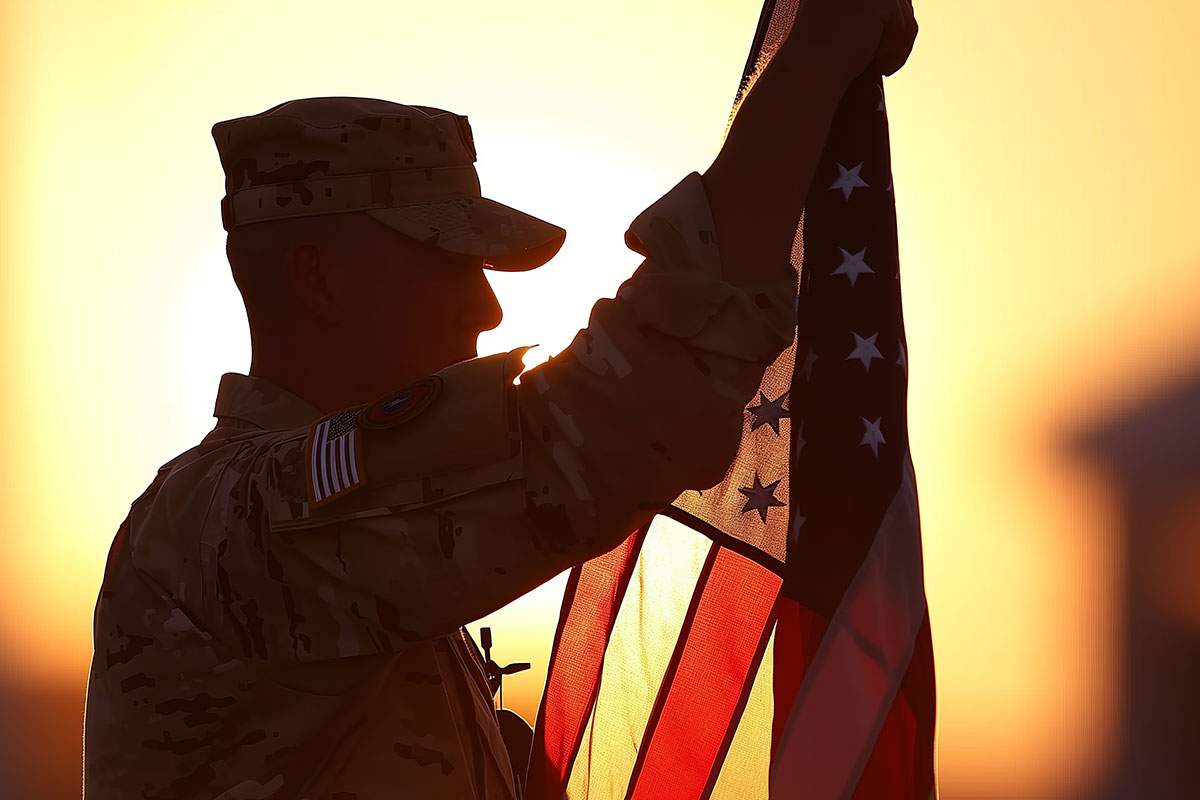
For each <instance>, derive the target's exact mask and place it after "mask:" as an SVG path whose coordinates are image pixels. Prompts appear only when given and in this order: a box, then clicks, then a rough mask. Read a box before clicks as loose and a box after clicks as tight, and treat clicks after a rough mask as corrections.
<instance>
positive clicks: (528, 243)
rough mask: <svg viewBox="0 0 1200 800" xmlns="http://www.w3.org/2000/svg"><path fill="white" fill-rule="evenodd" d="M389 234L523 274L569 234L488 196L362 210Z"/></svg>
mask: <svg viewBox="0 0 1200 800" xmlns="http://www.w3.org/2000/svg"><path fill="white" fill-rule="evenodd" d="M364 211H365V212H366V213H367V214H370V215H371V216H372V217H374V218H375V219H377V220H379V221H380V222H382V223H383V224H384V225H387V226H388V227H389V228H392V229H393V230H396V231H399V232H400V233H402V234H404V235H405V236H408V237H410V238H413V239H416V240H417V241H420V242H424V243H426V244H431V245H433V246H435V247H437V248H438V249H440V250H445V251H447V252H450V253H458V254H460V255H471V256H480V257H482V258H483V261H484V266H485V267H486V268H487V269H494V270H500V271H503V272H521V271H523V270H528V269H533V268H534V267H540V266H541V265H542V264H545V263H546V262H547V261H549V260H550V259H551V258H553V257H554V254H555V253H557V252H558V250H559V248H561V247H562V245H563V242H564V241H565V240H566V238H567V232H566V231H565V230H564V229H562V228H560V227H558V226H557V225H552V224H550V223H549V222H546V221H545V220H541V219H538V218H537V217H535V216H532V215H531V214H526V213H525V212H524V211H518V210H517V209H515V208H510V207H509V206H506V205H504V204H503V203H497V202H496V201H495V200H492V199H489V198H487V197H455V198H449V199H446V200H433V201H429V202H424V203H413V204H409V205H403V206H393V207H391V208H369V209H364Z"/></svg>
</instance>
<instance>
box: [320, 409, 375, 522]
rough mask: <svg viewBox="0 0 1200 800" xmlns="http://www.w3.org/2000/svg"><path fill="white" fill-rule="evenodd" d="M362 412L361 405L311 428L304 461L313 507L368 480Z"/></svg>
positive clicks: (344, 493) (326, 418)
mask: <svg viewBox="0 0 1200 800" xmlns="http://www.w3.org/2000/svg"><path fill="white" fill-rule="evenodd" d="M359 413H360V409H359V408H352V409H349V410H347V411H339V412H337V413H336V414H331V415H330V416H327V417H323V418H321V419H319V420H317V421H316V422H314V423H313V424H312V427H310V428H309V429H308V439H307V440H306V441H305V443H304V453H305V459H304V462H305V464H307V465H308V480H307V483H308V502H309V505H310V506H312V507H313V508H318V507H320V506H323V505H324V504H325V503H328V502H329V501H331V500H336V499H337V498H339V497H342V496H344V495H347V494H349V493H350V492H352V491H354V490H355V489H357V488H359V487H361V486H365V485H366V483H367V473H366V468H365V464H366V462H365V460H364V459H363V451H362V431H361V430H360V429H359V427H358V423H357V420H358V415H359Z"/></svg>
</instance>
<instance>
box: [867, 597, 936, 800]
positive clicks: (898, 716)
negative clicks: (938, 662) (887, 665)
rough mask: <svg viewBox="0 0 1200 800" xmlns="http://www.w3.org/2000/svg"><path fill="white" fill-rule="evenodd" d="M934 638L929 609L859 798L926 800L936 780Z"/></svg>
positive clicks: (873, 753)
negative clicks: (931, 634) (932, 637)
mask: <svg viewBox="0 0 1200 800" xmlns="http://www.w3.org/2000/svg"><path fill="white" fill-rule="evenodd" d="M936 706H937V693H936V691H935V687H934V672H933V643H932V640H931V638H930V633H929V613H928V612H926V614H925V619H924V620H923V621H922V623H921V629H920V631H918V633H917V639H916V642H915V643H914V646H913V654H912V660H911V661H910V662H909V664H908V670H907V671H906V672H905V673H904V681H903V683H901V684H900V691H899V692H897V694H896V699H895V700H894V701H892V707H891V708H890V709H889V710H888V715H887V718H886V719H885V720H884V723H883V729H882V730H880V732H879V738H878V739H877V740H876V741H875V749H874V750H872V751H871V758H870V760H868V761H867V766H866V768H865V769H864V770H863V774H862V777H860V778H859V780H858V786H856V787H855V790H854V797H855V799H856V800H874V798H886V800H926V798H928V797H929V793H930V792H931V791H932V790H933V784H934V780H935V778H934V753H933V737H934V721H935V715H936Z"/></svg>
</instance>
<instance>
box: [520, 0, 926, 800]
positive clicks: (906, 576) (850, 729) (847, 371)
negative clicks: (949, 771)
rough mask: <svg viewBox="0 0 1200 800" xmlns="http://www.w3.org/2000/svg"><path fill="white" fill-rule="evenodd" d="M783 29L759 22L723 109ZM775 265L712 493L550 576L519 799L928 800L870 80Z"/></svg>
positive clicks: (898, 330)
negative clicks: (781, 269)
mask: <svg viewBox="0 0 1200 800" xmlns="http://www.w3.org/2000/svg"><path fill="white" fill-rule="evenodd" d="M795 11H796V2H795V0H789V1H787V2H770V1H769V2H768V3H767V5H766V6H765V7H764V9H763V13H762V17H761V19H760V22H759V28H758V31H757V33H756V36H755V42H754V45H753V47H752V49H751V53H750V58H749V60H748V63H747V68H746V70H745V73H744V75H743V81H742V87H741V90H740V91H739V96H738V101H739V102H740V99H741V97H742V96H743V95H744V94H745V92H746V90H747V87H748V86H749V84H750V83H751V81H752V79H753V76H754V75H755V74H757V72H759V71H761V70H762V69H763V68H764V67H765V66H766V64H767V63H768V62H769V61H770V58H771V56H772V55H773V54H774V52H775V51H776V49H777V48H778V46H779V44H780V43H781V42H782V41H783V40H784V39H785V38H786V36H787V32H788V30H789V28H790V26H791V24H792V20H793V19H794V17H795ZM734 108H735V112H736V108H737V103H736V102H735V105H734ZM792 260H793V263H794V265H795V266H796V267H797V268H798V269H799V270H800V288H799V295H798V297H797V301H796V319H797V326H796V338H795V340H794V342H793V344H792V346H791V347H790V348H789V349H788V350H786V351H785V352H784V353H783V354H782V355H781V356H780V358H779V359H778V360H777V361H776V362H775V364H773V365H772V366H771V368H770V369H769V370H768V371H767V373H766V374H765V376H764V378H763V381H762V385H761V387H760V391H759V392H758V394H757V395H756V399H755V400H754V401H752V402H751V404H750V405H748V406H747V408H746V417H745V423H744V426H743V436H742V443H741V448H740V450H739V453H738V457H737V459H736V460H735V462H734V464H733V465H732V467H731V468H730V470H729V472H728V473H727V475H726V478H725V480H724V481H723V482H722V483H721V484H720V485H718V486H716V487H714V488H712V489H709V490H706V491H704V492H685V493H684V494H683V495H681V496H680V497H679V498H677V499H676V500H675V501H674V503H673V504H672V505H671V506H670V507H668V508H667V509H664V511H663V512H662V514H661V515H660V518H659V519H658V520H656V521H655V523H654V524H652V525H651V526H650V527H649V528H647V529H644V530H639V531H636V532H634V533H632V534H631V535H630V536H629V538H628V539H626V541H625V542H623V543H622V544H621V545H620V546H619V547H617V548H616V549H614V550H612V551H611V552H609V553H606V554H605V555H603V556H600V557H599V558H596V559H593V560H592V561H589V562H587V563H585V564H583V565H582V566H580V567H577V568H576V569H574V570H573V571H572V573H571V576H570V579H569V582H568V586H567V591H566V594H565V596H564V599H563V608H562V612H561V615H560V618H559V626H558V630H557V632H556V635H555V642H554V649H553V652H552V655H551V662H550V668H549V672H548V675H547V681H546V689H545V693H544V696H543V700H542V706H541V708H540V709H539V712H538V719H537V726H536V732H535V741H534V747H533V751H532V753H531V758H530V763H529V770H528V775H527V789H526V796H527V797H528V798H533V799H534V800H551V799H552V798H561V797H570V798H591V799H592V800H598V799H600V798H603V799H604V800H608V798H614V799H619V798H626V799H627V800H632V799H633V798H637V799H638V800H641V799H643V798H645V799H647V800H649V799H650V798H655V799H657V798H663V799H667V798H669V799H670V800H690V799H691V798H705V797H738V798H764V800H765V798H768V797H769V798H771V800H777V799H778V800H783V798H806V799H811V800H825V798H850V797H855V798H903V800H909V799H910V798H911V799H912V800H926V798H929V797H932V796H935V794H936V789H935V775H934V751H933V735H934V711H935V701H934V697H935V696H934V683H933V660H932V648H931V642H930V634H929V620H928V614H927V610H926V604H925V593H924V582H923V580H924V579H923V575H922V564H921V537H920V526H919V514H918V507H917V494H916V483H915V477H914V475H913V465H912V461H911V458H910V455H909V447H908V433H907V424H906V417H907V399H906V392H907V375H908V361H907V353H906V347H905V339H904V324H903V315H902V309H901V295H900V275H899V259H898V254H897V238H896V213H895V200H894V195H893V188H892V179H891V164H890V152H889V144H888V129H887V116H886V109H885V105H884V97H883V87H882V81H881V79H880V78H879V76H871V75H864V76H862V77H860V78H859V79H858V80H857V81H856V82H855V83H854V84H853V85H852V86H851V87H850V88H849V90H848V91H847V92H846V94H845V96H844V98H843V100H842V103H841V105H840V107H839V109H838V111H837V114H836V116H835V119H834V122H833V125H832V127H831V129H830V133H829V137H828V140H827V143H826V147H825V152H824V154H823V156H822V159H821V163H820V165H819V167H818V170H817V174H816V177H815V178H814V180H813V184H812V186H811V188H810V190H809V194H808V197H807V199H806V203H805V211H804V217H803V219H802V220H801V221H800V224H799V227H798V229H797V236H796V239H795V244H794V247H793V253H792Z"/></svg>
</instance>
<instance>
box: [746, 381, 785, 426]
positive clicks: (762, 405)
mask: <svg viewBox="0 0 1200 800" xmlns="http://www.w3.org/2000/svg"><path fill="white" fill-rule="evenodd" d="M787 396H788V393H787V392H784V393H783V394H781V395H779V397H777V398H775V399H774V400H769V399H767V396H766V394H764V393H763V392H761V391H760V392H759V393H758V397H759V401H758V405H756V406H750V407H749V408H748V409H746V410H747V411H749V412H750V413H751V414H753V415H754V422H752V423H750V430H751V432H753V431H756V430H758V428H759V427H760V426H762V425H770V426H771V429H772V430H773V431H775V435H776V436H778V435H779V420H781V419H786V418H787V417H790V416H791V415H792V414H791V412H790V411H788V410H787V409H786V408H784V407H783V404H784V401H786V400H787Z"/></svg>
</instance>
